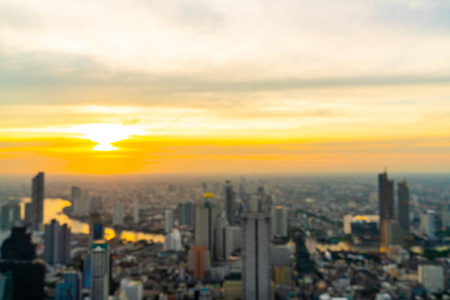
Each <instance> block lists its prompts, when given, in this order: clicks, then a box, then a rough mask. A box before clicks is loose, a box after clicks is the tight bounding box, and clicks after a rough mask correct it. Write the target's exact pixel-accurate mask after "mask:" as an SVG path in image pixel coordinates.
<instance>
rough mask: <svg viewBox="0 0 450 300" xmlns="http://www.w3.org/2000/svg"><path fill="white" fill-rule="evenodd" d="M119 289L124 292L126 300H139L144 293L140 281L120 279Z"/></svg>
mask: <svg viewBox="0 0 450 300" xmlns="http://www.w3.org/2000/svg"><path fill="white" fill-rule="evenodd" d="M120 289H121V290H123V291H125V294H126V296H127V299H128V300H141V299H142V297H143V293H144V287H143V285H142V283H141V282H140V281H133V280H128V279H122V280H121V281H120Z"/></svg>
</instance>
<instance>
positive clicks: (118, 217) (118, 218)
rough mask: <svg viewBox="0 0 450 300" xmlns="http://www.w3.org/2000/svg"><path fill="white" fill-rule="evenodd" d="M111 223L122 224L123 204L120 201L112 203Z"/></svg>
mask: <svg viewBox="0 0 450 300" xmlns="http://www.w3.org/2000/svg"><path fill="white" fill-rule="evenodd" d="M113 225H123V204H122V202H120V201H116V202H115V203H114V216H113Z"/></svg>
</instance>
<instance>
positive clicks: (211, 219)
mask: <svg viewBox="0 0 450 300" xmlns="http://www.w3.org/2000/svg"><path fill="white" fill-rule="evenodd" d="M213 197H214V195H213V194H212V193H206V194H205V199H204V201H203V203H197V204H196V205H195V236H194V238H195V245H196V246H204V247H206V249H208V250H209V251H210V252H211V253H212V252H213V251H214V231H215V229H216V221H215V220H216V217H217V215H218V214H219V210H218V208H217V207H216V206H215V205H214V203H213Z"/></svg>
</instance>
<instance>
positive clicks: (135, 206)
mask: <svg viewBox="0 0 450 300" xmlns="http://www.w3.org/2000/svg"><path fill="white" fill-rule="evenodd" d="M133 223H134V224H138V223H139V197H136V196H135V197H134V198H133Z"/></svg>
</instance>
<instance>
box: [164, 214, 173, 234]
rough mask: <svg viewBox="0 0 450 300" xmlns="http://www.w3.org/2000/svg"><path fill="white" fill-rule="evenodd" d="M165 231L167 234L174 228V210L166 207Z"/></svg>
mask: <svg viewBox="0 0 450 300" xmlns="http://www.w3.org/2000/svg"><path fill="white" fill-rule="evenodd" d="M164 222H165V223H164V231H165V233H166V234H169V233H171V232H172V228H173V210H171V209H166V210H165V211H164Z"/></svg>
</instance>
